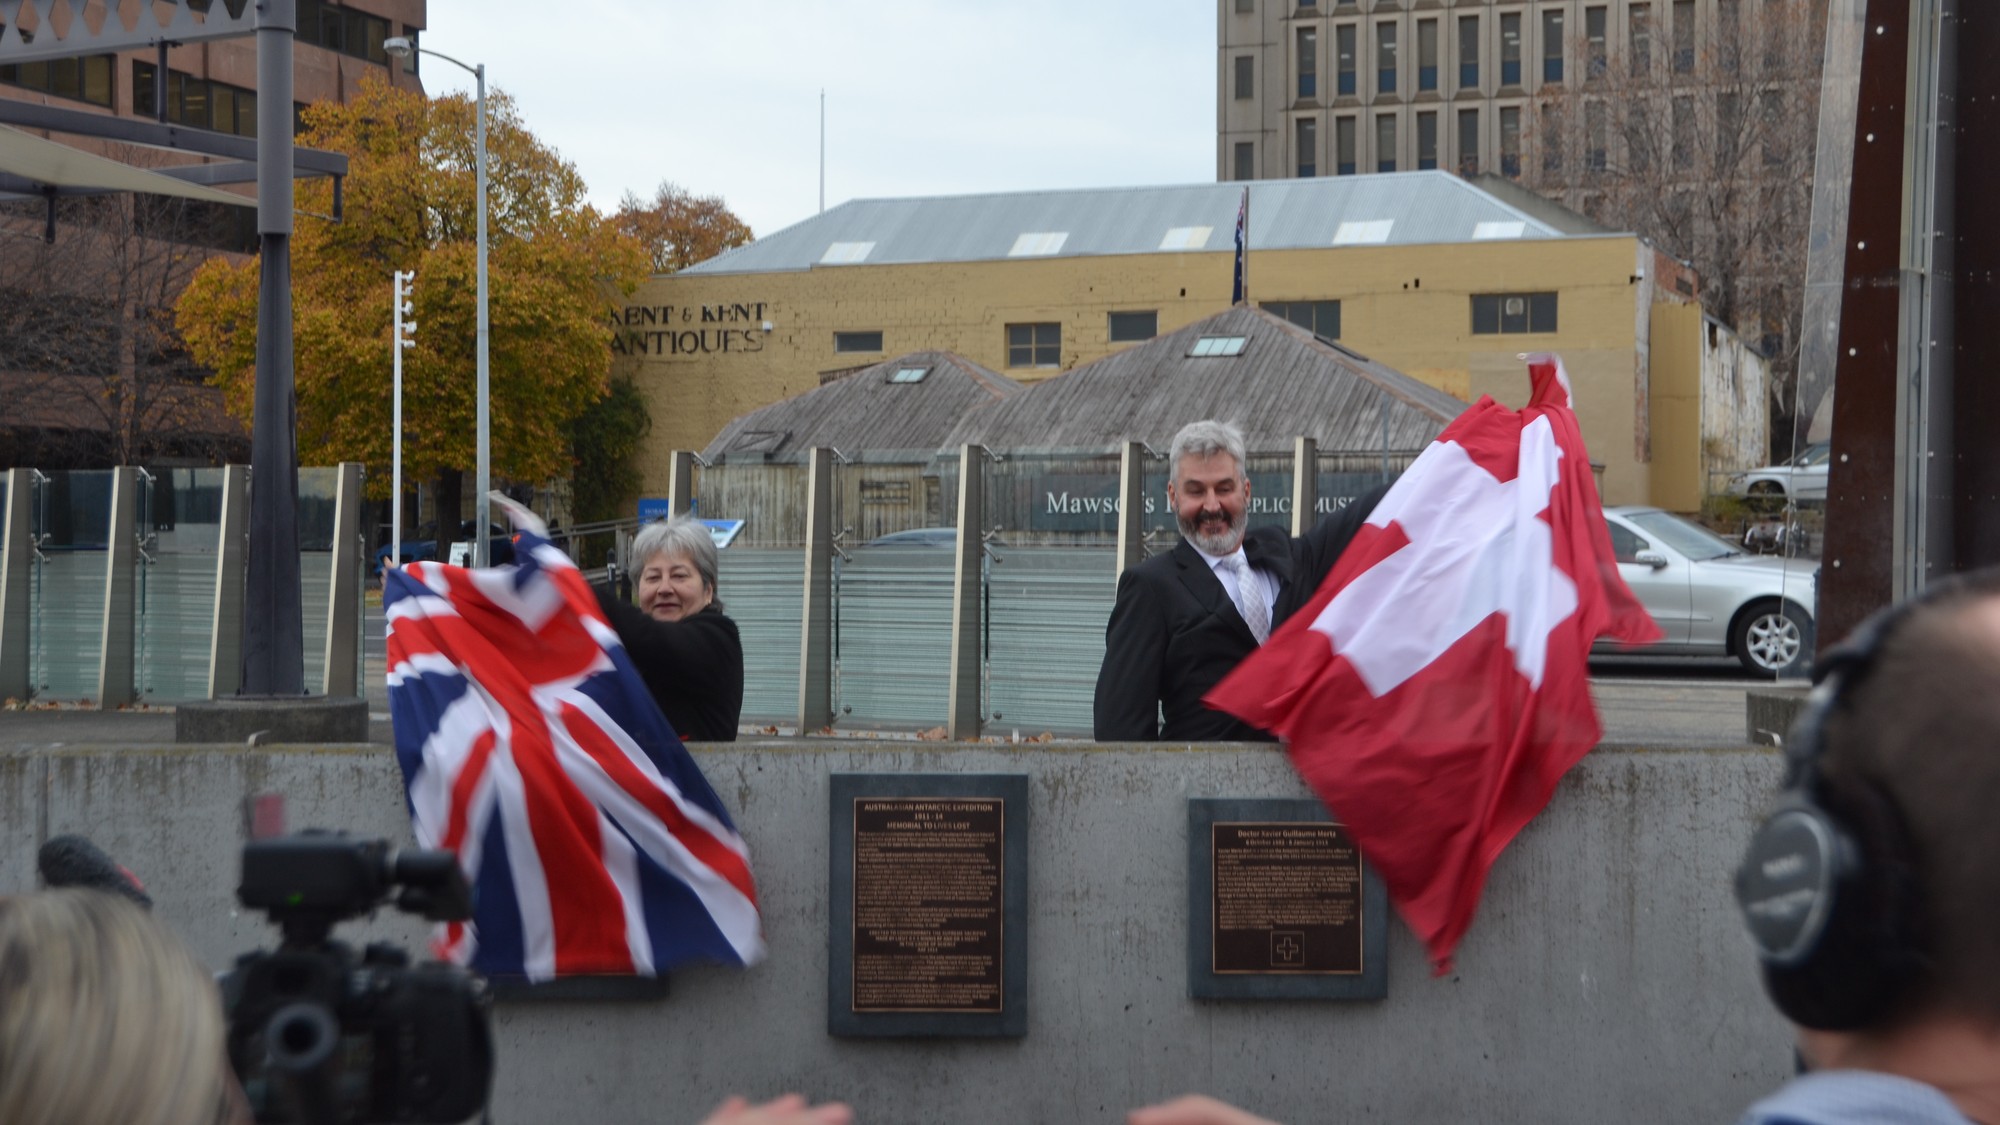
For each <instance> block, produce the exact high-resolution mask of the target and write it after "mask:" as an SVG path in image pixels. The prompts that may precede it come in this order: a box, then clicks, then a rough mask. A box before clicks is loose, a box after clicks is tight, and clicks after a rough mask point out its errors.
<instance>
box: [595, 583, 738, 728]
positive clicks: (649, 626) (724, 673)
mask: <svg viewBox="0 0 2000 1125" xmlns="http://www.w3.org/2000/svg"><path fill="white" fill-rule="evenodd" d="M592 589H594V590H596V592H597V604H598V605H599V606H601V607H603V609H604V616H605V617H607V618H609V619H610V621H611V627H612V628H614V629H616V630H618V639H619V640H620V641H622V642H624V645H625V651H626V652H628V653H631V654H632V663H633V664H634V665H635V666H636V667H637V668H638V669H639V675H640V677H641V678H642V679H644V680H645V681H646V690H648V691H650V692H652V693H653V699H654V700H655V701H657V702H658V703H659V705H660V710H661V711H662V712H663V713H665V714H666V716H667V722H668V723H670V724H671V725H672V726H673V728H674V733H675V734H678V735H680V736H681V738H682V739H683V740H685V741H688V742H734V741H736V722H737V719H738V718H739V717H740V716H741V715H742V713H743V641H742V639H741V638H740V637H738V636H737V634H736V622H734V621H731V620H730V619H729V618H727V617H725V616H724V615H723V613H722V611H721V610H720V609H717V608H716V607H715V606H713V605H711V606H709V607H708V608H707V609H704V610H702V611H701V612H700V613H695V614H690V615H688V616H687V617H683V618H681V619H680V620H679V621H660V620H657V619H655V618H653V617H650V616H648V615H646V614H645V613H644V612H642V611H641V610H640V609H639V607H637V606H635V605H633V604H631V603H630V602H627V601H624V600H622V599H620V598H619V597H618V596H617V595H616V594H614V593H612V592H611V591H609V590H606V589H603V588H602V587H592Z"/></svg>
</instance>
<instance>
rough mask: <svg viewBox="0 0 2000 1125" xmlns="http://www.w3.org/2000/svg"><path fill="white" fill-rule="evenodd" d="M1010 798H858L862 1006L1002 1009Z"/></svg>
mask: <svg viewBox="0 0 2000 1125" xmlns="http://www.w3.org/2000/svg"><path fill="white" fill-rule="evenodd" d="M1006 815H1007V803H1006V801H1005V800H1004V799H1002V798H999V797H857V798H855V800H854V881H853V888H854V889H853V894H854V913H853V917H854V955H853V966H854V969H853V971H854V976H853V984H854V988H853V1001H852V1005H853V1010H854V1011H855V1012H985V1013H997V1012H1000V1011H1001V1010H1002V1006H1003V1001H1004V996H1005V989H1004V965H1005V950H1004V947H1003V937H1002V925H1003V915H1004V901H1003V889H1004V887H1005V885H1006V870H1005V866H1006V856H1005V850H1004V847H1003V843H1004V839H1005V835H1006Z"/></svg>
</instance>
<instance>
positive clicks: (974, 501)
mask: <svg viewBox="0 0 2000 1125" xmlns="http://www.w3.org/2000/svg"><path fill="white" fill-rule="evenodd" d="M985 468H986V451H985V450H984V449H982V448H980V447H979V446H976V445H962V446H959V449H958V544H957V550H956V555H955V559H954V563H955V565H954V567H953V571H952V581H951V664H950V680H949V681H948V682H949V683H950V685H951V687H950V690H949V692H948V693H947V695H946V702H945V737H946V738H949V739H952V740H954V741H956V740H960V739H967V738H978V737H979V679H980V677H979V671H980V667H979V654H980V651H981V645H980V641H981V639H982V638H981V637H980V635H979V633H980V630H979V625H980V617H979V608H980V604H981V601H982V599H981V597H980V595H981V593H982V591H981V590H980V588H979V586H980V584H979V572H980V569H981V567H980V563H981V562H982V561H983V560H984V558H985V555H986V544H985V542H984V536H983V531H982V529H983V528H984V527H985V524H986V513H985V504H984V501H985V497H986V489H985Z"/></svg>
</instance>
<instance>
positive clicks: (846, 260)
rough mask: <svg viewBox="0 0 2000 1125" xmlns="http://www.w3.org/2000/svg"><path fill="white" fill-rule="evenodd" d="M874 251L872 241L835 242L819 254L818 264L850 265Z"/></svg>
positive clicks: (861, 260)
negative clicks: (823, 252)
mask: <svg viewBox="0 0 2000 1125" xmlns="http://www.w3.org/2000/svg"><path fill="white" fill-rule="evenodd" d="M874 252H875V244H874V243H872V242H836V243H833V244H832V245H830V246H828V247H827V248H826V253H825V254H822V255H820V259H819V264H820V265H823V266H851V265H853V264H854V263H856V262H865V261H867V260H868V255H870V254H872V253H874Z"/></svg>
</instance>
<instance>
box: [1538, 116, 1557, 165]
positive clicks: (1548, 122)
mask: <svg viewBox="0 0 2000 1125" xmlns="http://www.w3.org/2000/svg"><path fill="white" fill-rule="evenodd" d="M1562 127H1563V126H1562V115H1561V114H1560V113H1559V112H1558V111H1557V109H1556V107H1555V106H1552V105H1545V106H1543V107H1542V109H1541V134H1542V136H1541V144H1540V146H1539V147H1540V148H1541V150H1542V171H1544V172H1561V171H1562V170H1563V135H1562Z"/></svg>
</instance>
